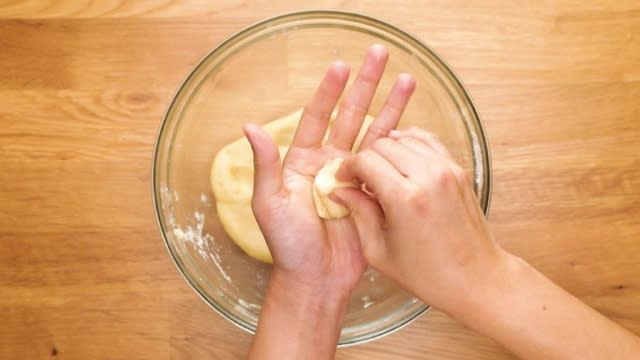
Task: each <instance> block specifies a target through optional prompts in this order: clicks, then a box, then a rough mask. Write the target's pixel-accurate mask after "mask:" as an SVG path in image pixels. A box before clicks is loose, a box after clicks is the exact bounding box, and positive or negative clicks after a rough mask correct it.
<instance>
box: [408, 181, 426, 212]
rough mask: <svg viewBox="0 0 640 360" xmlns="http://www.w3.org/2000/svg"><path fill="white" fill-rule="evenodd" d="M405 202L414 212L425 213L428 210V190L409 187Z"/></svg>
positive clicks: (420, 187)
mask: <svg viewBox="0 0 640 360" xmlns="http://www.w3.org/2000/svg"><path fill="white" fill-rule="evenodd" d="M406 201H407V203H408V204H410V206H411V207H412V208H413V209H415V210H416V211H419V212H427V211H428V210H429V192H428V189H427V188H426V187H422V186H411V188H410V189H409V192H408V196H407V199H406Z"/></svg>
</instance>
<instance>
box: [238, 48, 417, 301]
mask: <svg viewBox="0 0 640 360" xmlns="http://www.w3.org/2000/svg"><path fill="white" fill-rule="evenodd" d="M388 56H389V53H388V50H387V49H386V48H385V47H384V46H381V45H374V46H372V47H371V48H370V49H369V50H368V52H367V54H366V57H365V59H364V62H363V64H362V67H361V70H360V72H359V73H358V76H357V78H356V80H355V82H354V84H353V86H352V89H351V91H350V92H349V94H348V96H347V97H346V99H345V100H344V101H343V102H342V103H341V106H340V109H339V113H338V116H337V118H336V120H335V125H334V127H333V130H332V132H331V134H330V136H329V140H328V142H327V144H324V145H323V144H322V140H323V138H324V136H325V133H326V131H327V128H328V125H329V118H330V116H331V113H332V111H333V109H334V108H335V107H336V104H337V102H338V99H339V98H340V95H341V94H342V92H343V90H344V88H345V86H346V83H347V80H348V78H349V68H348V66H347V65H346V64H344V63H342V62H336V63H334V64H333V65H332V66H331V67H330V68H329V70H328V71H327V73H326V74H325V76H324V79H323V80H322V82H321V83H320V86H319V87H318V89H317V91H316V93H315V95H314V96H313V98H312V99H311V101H310V102H309V104H307V106H306V107H305V109H304V112H303V114H302V119H301V121H300V124H299V126H298V129H297V131H296V134H295V137H294V139H293V143H292V144H291V147H290V149H289V152H288V153H287V155H286V157H285V159H284V161H283V162H282V164H281V160H280V156H279V153H278V149H277V147H276V145H275V144H274V142H273V140H272V139H271V138H270V137H269V135H267V134H266V133H265V132H264V131H263V130H262V129H261V128H260V127H258V126H257V125H252V124H249V125H246V126H245V127H244V132H245V135H246V136H247V138H248V139H249V142H250V143H251V147H252V149H253V154H254V166H255V177H254V194H253V202H252V207H253V212H254V214H255V217H256V220H257V222H258V224H259V225H260V229H261V231H262V233H263V234H264V237H265V239H266V241H267V245H268V246H269V249H270V251H271V255H272V257H273V260H274V269H273V271H274V273H277V274H278V277H279V278H284V279H287V280H286V282H287V283H288V284H292V285H293V284H295V286H302V287H308V288H312V289H315V290H317V291H322V292H323V293H324V292H326V290H336V291H338V292H339V293H341V294H348V293H350V291H351V290H352V289H353V288H354V287H355V286H356V284H357V283H358V281H359V280H360V278H361V276H362V274H363V272H364V270H365V269H366V262H365V260H364V258H363V256H362V252H361V248H360V241H359V238H358V232H357V230H356V228H355V226H354V224H353V222H352V220H351V219H350V217H345V218H342V219H337V220H324V219H322V218H320V217H319V216H318V215H317V213H316V210H315V206H314V202H313V198H312V186H313V179H314V177H315V175H316V174H317V172H318V171H319V170H320V168H321V167H322V166H323V165H324V164H325V162H326V161H327V160H329V159H332V158H336V157H349V156H351V148H352V146H353V144H354V141H355V139H356V136H357V134H358V132H359V130H360V127H361V125H362V122H363V120H364V117H365V115H366V113H367V111H368V109H369V105H370V103H371V100H372V98H373V96H374V94H375V90H376V88H377V85H378V82H379V81H380V78H381V77H382V74H383V71H384V67H385V65H386V62H387V59H388ZM414 88H415V81H414V79H413V78H412V77H411V76H410V75H408V74H401V75H400V76H399V77H398V79H397V81H396V83H395V85H394V87H393V89H392V90H391V92H390V94H389V96H388V98H387V101H386V103H385V105H384V107H383V109H382V110H381V112H380V113H379V114H378V117H377V118H376V120H375V121H374V123H373V124H372V125H371V126H370V127H369V129H368V131H367V134H366V135H365V138H364V139H363V141H362V144H361V146H360V149H362V148H365V147H367V146H369V145H371V144H372V143H373V142H375V140H377V139H378V138H380V137H383V136H386V135H388V133H389V131H391V130H392V129H394V128H395V127H396V125H397V123H398V121H399V120H400V116H401V114H402V112H403V110H404V108H405V106H406V105H407V102H408V101H409V98H410V97H411V94H412V93H413V90H414ZM360 149H358V150H360ZM371 201H373V200H371Z"/></svg>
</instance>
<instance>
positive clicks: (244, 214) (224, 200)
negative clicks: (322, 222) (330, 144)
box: [211, 110, 373, 263]
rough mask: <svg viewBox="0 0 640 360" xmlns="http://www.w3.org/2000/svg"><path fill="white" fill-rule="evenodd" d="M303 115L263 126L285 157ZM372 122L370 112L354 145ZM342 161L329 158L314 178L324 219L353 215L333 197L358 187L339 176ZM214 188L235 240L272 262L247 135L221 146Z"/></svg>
mask: <svg viewBox="0 0 640 360" xmlns="http://www.w3.org/2000/svg"><path fill="white" fill-rule="evenodd" d="M301 115H302V110H298V111H296V112H294V113H292V114H290V115H287V116H284V117H282V118H279V119H277V120H274V121H271V122H269V123H267V124H265V125H263V126H262V127H263V129H264V130H265V131H266V132H267V133H268V134H269V135H270V136H271V138H272V139H273V140H274V142H275V143H276V145H278V149H279V150H280V155H281V157H282V158H284V155H285V154H286V152H287V151H288V149H289V145H290V144H291V142H292V140H293V135H294V134H295V131H296V128H297V127H298V123H299V121H300V117H301ZM334 119H335V113H334V114H333V115H332V117H331V122H332V123H333V120H334ZM372 121H373V118H372V117H371V116H369V115H367V116H366V118H365V121H364V124H363V126H362V130H361V131H360V134H358V139H357V140H356V146H355V147H354V148H357V146H358V144H359V143H360V141H362V138H363V136H364V133H365V130H366V129H367V128H368V127H369V125H370V124H371V122H372ZM330 127H331V125H330ZM327 133H329V131H327ZM325 141H326V138H325ZM341 162H342V159H332V160H329V161H327V163H326V164H325V166H324V167H323V168H322V169H321V170H320V171H319V172H318V174H317V175H316V178H315V180H314V186H313V198H314V203H315V206H316V212H317V213H318V216H320V217H322V218H324V219H336V218H340V217H344V216H347V215H348V214H349V211H348V209H346V208H345V207H344V206H342V205H340V204H338V203H336V202H334V201H333V200H331V199H330V198H329V194H330V193H331V192H332V191H333V190H335V189H336V188H338V187H347V186H355V185H353V184H352V183H348V182H339V181H337V180H336V179H335V172H336V171H337V170H338V168H339V167H340V163H341ZM211 188H212V190H213V194H214V196H215V198H216V209H217V211H218V218H219V219H220V222H221V223H222V226H223V227H224V229H225V231H226V232H227V234H229V236H230V237H231V239H233V241H234V242H235V243H236V244H237V245H238V246H239V247H240V248H241V249H242V250H244V252H246V253H247V254H248V255H249V256H251V257H253V258H255V259H258V260H260V261H263V262H267V263H272V262H273V259H272V258H271V253H270V252H269V248H268V247H267V244H266V242H265V240H264V237H263V236H262V233H261V232H260V228H259V227H258V223H257V222H256V220H255V218H254V216H253V212H252V211H251V197H252V195H253V154H252V152H251V146H250V145H249V141H247V139H246V138H245V137H243V138H241V139H238V140H236V141H234V142H232V143H230V144H228V145H226V146H224V147H223V148H222V149H220V151H219V152H218V154H217V155H216V157H215V159H214V160H213V165H212V166H211Z"/></svg>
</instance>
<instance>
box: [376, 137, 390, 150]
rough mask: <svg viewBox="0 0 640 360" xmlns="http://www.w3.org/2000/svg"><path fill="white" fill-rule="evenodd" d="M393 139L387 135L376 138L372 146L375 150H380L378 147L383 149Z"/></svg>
mask: <svg viewBox="0 0 640 360" xmlns="http://www.w3.org/2000/svg"><path fill="white" fill-rule="evenodd" d="M393 142H394V141H393V140H391V139H389V138H388V137H382V138H380V139H378V140H376V141H375V142H374V143H373V148H374V149H375V150H380V149H384V148H386V147H388V146H389V145H391V144H392V143H393Z"/></svg>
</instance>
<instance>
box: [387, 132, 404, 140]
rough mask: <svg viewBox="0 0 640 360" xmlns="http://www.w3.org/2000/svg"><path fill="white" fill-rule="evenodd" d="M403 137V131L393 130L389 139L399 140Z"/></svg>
mask: <svg viewBox="0 0 640 360" xmlns="http://www.w3.org/2000/svg"><path fill="white" fill-rule="evenodd" d="M401 135H402V131H400V130H391V131H389V137H391V138H396V139H397V138H399V137H400V136H401Z"/></svg>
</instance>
